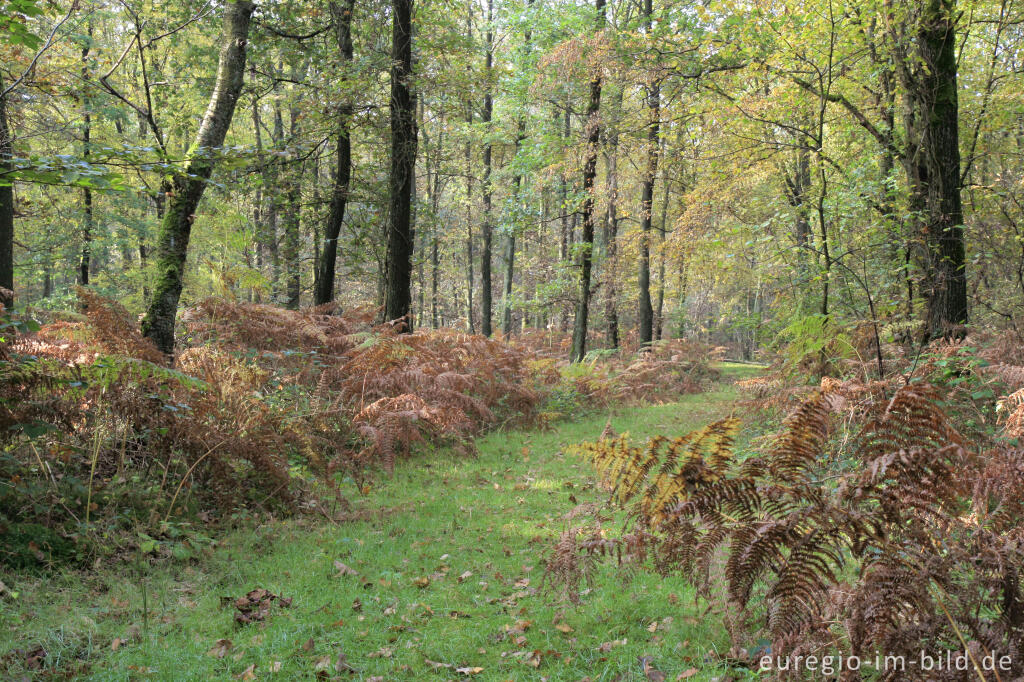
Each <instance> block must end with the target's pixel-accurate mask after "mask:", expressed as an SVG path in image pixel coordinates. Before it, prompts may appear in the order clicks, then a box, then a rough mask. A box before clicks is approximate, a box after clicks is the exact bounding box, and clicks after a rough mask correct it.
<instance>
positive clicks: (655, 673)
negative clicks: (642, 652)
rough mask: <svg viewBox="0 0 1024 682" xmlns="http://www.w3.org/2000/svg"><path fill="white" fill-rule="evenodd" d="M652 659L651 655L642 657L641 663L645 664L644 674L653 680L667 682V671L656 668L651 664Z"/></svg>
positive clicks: (653, 681) (652, 681) (654, 681)
mask: <svg viewBox="0 0 1024 682" xmlns="http://www.w3.org/2000/svg"><path fill="white" fill-rule="evenodd" d="M651 660H652V659H651V657H650V656H641V657H640V665H641V666H643V671H644V675H645V676H646V677H647V679H648V680H650V681H651V682H665V673H663V672H661V671H660V670H657V669H656V668H654V666H652V665H651Z"/></svg>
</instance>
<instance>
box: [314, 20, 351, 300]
mask: <svg viewBox="0 0 1024 682" xmlns="http://www.w3.org/2000/svg"><path fill="white" fill-rule="evenodd" d="M355 4H356V1H355V0H342V2H338V1H337V0H334V1H333V2H331V4H330V9H331V16H332V17H333V18H334V28H335V35H336V38H337V42H338V52H339V53H340V54H341V60H342V70H343V72H344V70H345V69H347V68H348V67H349V66H350V65H351V63H352V58H353V55H354V50H353V46H352V13H353V12H354V11H355ZM345 77H346V78H347V77H348V74H347V73H345ZM351 118H352V102H351V101H350V100H346V101H345V102H344V103H343V104H342V105H341V106H340V107H338V114H337V121H336V126H337V128H336V131H337V132H336V133H335V135H336V137H337V142H336V145H335V149H336V155H335V164H334V190H333V192H332V193H331V209H330V213H329V214H328V217H327V225H326V226H325V227H324V244H323V249H322V251H321V253H320V264H319V265H320V269H319V272H318V274H317V280H316V284H317V286H316V291H315V292H314V294H313V303H314V305H323V304H324V303H330V302H331V301H333V300H334V274H335V268H336V267H337V261H338V236H339V235H340V234H341V226H342V223H343V222H344V221H345V208H346V206H347V204H348V192H349V183H350V182H351V180H352V141H351V138H350V137H349V121H350V120H351Z"/></svg>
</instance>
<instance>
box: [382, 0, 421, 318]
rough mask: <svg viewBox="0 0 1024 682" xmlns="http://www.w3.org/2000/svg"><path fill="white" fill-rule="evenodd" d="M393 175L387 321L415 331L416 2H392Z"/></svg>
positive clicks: (395, 0)
mask: <svg viewBox="0 0 1024 682" xmlns="http://www.w3.org/2000/svg"><path fill="white" fill-rule="evenodd" d="M391 8H392V13H393V14H392V31H391V39H392V43H391V59H392V62H391V104H390V111H391V173H390V176H389V182H388V192H389V201H388V241H387V243H388V247H387V248H388V250H387V266H386V281H385V299H384V317H385V319H386V320H401V321H402V324H403V330H404V331H406V332H411V331H412V315H411V310H412V253H413V246H414V243H413V225H412V192H413V183H414V181H415V174H416V142H417V135H416V97H415V95H414V94H413V91H412V40H413V37H412V14H413V0H393V2H392V4H391Z"/></svg>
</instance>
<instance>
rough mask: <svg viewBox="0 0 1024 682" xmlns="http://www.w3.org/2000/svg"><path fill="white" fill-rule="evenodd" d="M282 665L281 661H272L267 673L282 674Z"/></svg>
mask: <svg viewBox="0 0 1024 682" xmlns="http://www.w3.org/2000/svg"><path fill="white" fill-rule="evenodd" d="M281 667H282V663H281V661H271V662H270V666H269V667H268V668H267V672H271V673H279V672H281Z"/></svg>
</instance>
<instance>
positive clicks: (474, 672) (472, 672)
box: [455, 666, 484, 675]
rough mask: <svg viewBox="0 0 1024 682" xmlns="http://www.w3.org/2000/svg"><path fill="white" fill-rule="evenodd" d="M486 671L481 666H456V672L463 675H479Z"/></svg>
mask: <svg viewBox="0 0 1024 682" xmlns="http://www.w3.org/2000/svg"><path fill="white" fill-rule="evenodd" d="M483 671H484V669H483V668H481V667H480V666H473V667H471V668H456V669H455V672H457V673H459V674H461V675H479V674H480V673H482V672H483Z"/></svg>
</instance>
